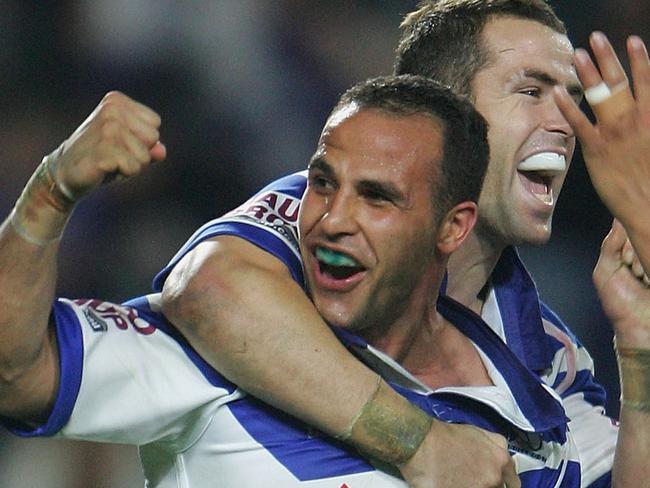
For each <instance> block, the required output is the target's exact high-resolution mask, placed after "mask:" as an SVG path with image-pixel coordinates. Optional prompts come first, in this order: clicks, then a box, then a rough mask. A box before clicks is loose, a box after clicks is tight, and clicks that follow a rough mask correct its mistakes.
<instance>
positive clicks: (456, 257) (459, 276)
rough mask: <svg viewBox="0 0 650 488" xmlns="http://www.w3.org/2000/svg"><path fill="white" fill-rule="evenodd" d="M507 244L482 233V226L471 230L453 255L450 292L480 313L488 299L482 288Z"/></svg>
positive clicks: (449, 293)
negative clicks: (482, 294)
mask: <svg viewBox="0 0 650 488" xmlns="http://www.w3.org/2000/svg"><path fill="white" fill-rule="evenodd" d="M505 247H506V245H505V244H500V243H496V242H494V241H493V240H490V239H488V238H486V237H485V236H481V234H480V232H479V231H478V229H475V230H474V232H471V233H470V234H469V236H467V239H465V242H463V245H462V246H461V247H460V248H459V249H458V250H457V251H456V252H455V253H454V254H453V255H452V256H451V258H450V259H449V264H448V266H447V270H448V273H449V279H448V282H447V295H449V296H450V297H452V298H453V299H454V300H456V301H458V302H460V303H462V304H463V305H465V306H466V307H468V308H469V309H471V310H472V311H474V312H476V313H477V314H479V315H480V313H481V308H482V307H483V300H484V297H482V296H481V290H482V289H483V287H484V286H485V284H486V283H487V281H488V279H489V278H490V275H491V274H492V271H493V270H494V267H495V266H496V264H497V262H498V261H499V258H500V257H501V253H502V252H503V250H504V249H505Z"/></svg>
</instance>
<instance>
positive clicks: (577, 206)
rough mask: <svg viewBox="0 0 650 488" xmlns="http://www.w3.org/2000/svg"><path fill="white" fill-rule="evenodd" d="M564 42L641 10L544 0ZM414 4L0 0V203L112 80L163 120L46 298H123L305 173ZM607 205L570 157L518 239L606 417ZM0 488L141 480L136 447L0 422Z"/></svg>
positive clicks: (649, 15) (622, 31) (90, 219)
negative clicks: (210, 230) (558, 183)
mask: <svg viewBox="0 0 650 488" xmlns="http://www.w3.org/2000/svg"><path fill="white" fill-rule="evenodd" d="M552 3H553V5H554V6H555V7H556V10H557V12H558V14H559V15H560V17H562V18H563V19H564V20H565V22H566V24H567V27H568V29H569V35H570V37H571V39H572V41H573V42H574V44H575V45H576V46H585V45H586V39H587V36H588V34H589V32H590V31H591V30H594V29H599V30H604V31H605V32H606V33H607V34H609V35H610V38H611V39H612V40H613V43H614V44H615V47H616V49H617V50H618V51H619V54H620V53H622V52H623V48H624V42H625V37H626V36H627V35H629V34H630V33H637V34H640V35H641V36H643V37H644V38H645V39H650V32H648V30H649V29H650V28H649V27H648V26H649V25H650V23H649V22H648V21H649V20H650V3H648V2H641V1H639V0H619V1H617V2H616V8H612V5H613V4H612V2H605V1H595V0H594V1H576V0H573V1H556V2H552ZM414 6H415V2H414V1H406V0H401V1H398V0H392V1H388V0H383V1H382V0H358V1H354V2H353V1H342V0H341V1H324V0H321V1H308V0H302V1H300V0H275V1H263V0H215V1H193V2H189V1H186V2H176V1H172V0H160V1H153V0H80V1H75V2H73V1H58V2H56V1H55V2H36V1H18V0H13V1H12V0H5V1H3V2H2V3H1V4H0V46H2V49H0V64H1V66H2V69H1V70H0V114H2V116H1V117H0V165H1V168H2V171H1V174H2V177H1V180H0V211H2V212H3V213H4V215H6V214H8V213H9V211H10V210H11V207H12V205H13V203H14V201H15V199H16V198H17V197H18V195H19V193H20V191H21V189H22V187H23V185H24V184H25V182H26V181H27V179H28V177H29V176H30V174H31V173H32V171H33V170H34V168H35V167H36V165H37V164H38V163H39V162H40V160H41V158H42V157H43V155H45V154H47V153H49V152H50V151H52V150H53V149H54V148H56V147H57V146H58V145H59V144H60V142H61V141H62V140H63V139H65V138H66V137H67V136H68V135H69V134H71V133H72V131H73V130H74V129H75V128H76V127H77V126H78V125H79V124H80V122H81V121H82V120H84V118H85V117H86V116H87V115H88V114H89V113H90V112H91V111H92V109H93V108H94V107H95V106H96V105H97V103H98V102H99V101H100V99H101V97H102V96H103V94H104V93H106V92H107V91H109V90H114V89H116V90H121V91H123V92H125V93H127V94H128V95H130V96H131V97H133V98H135V99H137V100H139V101H141V102H143V103H145V104H147V105H149V106H151V107H152V108H154V109H155V110H157V111H158V112H159V113H160V115H161V116H162V120H163V125H162V129H161V132H162V139H163V141H164V142H165V143H166V145H167V148H168V158H167V160H166V161H165V162H163V163H160V164H157V165H155V166H154V167H152V168H151V169H150V170H148V171H147V172H146V174H144V175H142V176H141V177H139V178H136V179H134V180H131V181H129V182H126V183H125V184H122V185H113V186H108V187H105V188H103V189H102V190H100V191H99V192H97V193H96V194H94V195H93V196H91V197H90V198H88V199H86V200H85V201H84V203H83V204H81V205H80V206H79V207H78V208H77V209H76V210H75V213H74V216H73V219H72V221H71V223H70V225H69V227H68V229H67V232H66V235H65V237H64V243H63V249H62V252H61V259H60V263H61V273H60V287H59V288H60V290H59V292H60V294H61V295H63V296H70V297H101V298H105V299H110V300H117V301H122V300H124V299H126V298H129V297H131V296H134V295H138V294H142V293H143V292H147V291H149V289H150V281H151V278H152V277H153V275H154V274H155V273H156V272H157V271H158V270H159V269H160V268H161V267H162V266H163V265H164V264H165V263H166V262H167V260H168V259H169V258H170V257H171V256H172V255H173V253H174V252H175V250H176V249H177V248H178V247H179V246H180V245H181V244H182V243H183V242H184V241H185V239H186V238H187V237H188V236H189V235H190V234H191V233H192V231H193V230H194V229H195V228H196V227H198V226H199V225H200V224H202V223H203V222H205V221H207V220H209V219H211V218H213V217H216V216H218V215H220V214H222V213H223V212H224V211H226V210H229V209H231V208H233V207H234V206H236V205H238V204H239V203H241V202H242V201H243V200H245V199H246V198H247V197H248V196H249V195H251V194H252V193H253V192H254V191H256V190H257V189H259V188H260V187H261V186H262V185H264V184H265V183H267V182H269V181H270V180H272V179H273V178H275V177H277V176H280V175H283V174H286V173H288V172H292V171H295V170H299V169H302V168H304V167H305V165H306V162H307V160H308V158H309V156H310V155H311V151H312V150H313V148H314V144H315V142H316V140H317V137H318V135H319V132H320V128H321V126H322V123H323V121H324V119H325V117H326V115H327V113H328V112H329V110H330V108H331V106H332V104H333V103H334V102H335V100H336V97H337V95H338V94H340V93H341V92H342V91H343V90H344V89H345V88H347V87H348V86H349V85H351V84H352V83H354V82H356V81H358V80H360V79H363V78H366V77H369V76H374V75H378V74H384V73H388V72H390V70H391V67H392V51H393V48H394V46H395V44H396V40H397V38H398V35H399V31H398V28H397V26H398V23H399V21H400V19H401V17H402V16H403V14H405V13H406V12H408V11H410V10H412V9H413V7H414ZM610 219H611V218H610V216H609V214H608V212H607V211H606V210H605V209H604V207H603V206H602V205H601V203H600V202H599V201H598V199H597V197H596V196H595V193H594V191H593V190H592V188H591V186H590V184H589V181H588V177H587V175H586V172H585V170H584V167H583V163H582V160H581V157H580V155H579V154H578V155H577V156H576V157H575V158H574V162H573V166H572V168H571V171H570V173H569V177H568V179H567V182H566V185H565V190H564V192H563V193H562V195H561V197H560V201H559V205H558V209H557V212H556V218H555V225H554V234H553V238H552V240H551V242H550V244H549V245H548V246H546V247H544V248H540V249H524V250H523V251H522V253H523V255H524V257H525V260H526V262H527V263H528V265H529V267H530V269H531V270H532V272H533V275H534V276H535V278H536V280H537V282H538V284H539V287H540V289H541V294H542V296H543V298H544V299H545V300H546V301H547V302H548V303H549V304H550V305H551V306H552V307H553V308H555V310H556V311H557V312H558V313H559V314H560V316H562V317H563V318H564V319H565V321H566V322H567V323H568V324H569V325H570V326H571V327H572V328H573V330H574V331H575V332H576V334H577V335H578V336H579V337H580V338H581V339H582V340H583V342H584V343H585V344H586V345H587V347H588V348H589V350H590V351H591V353H592V355H593V356H594V358H595V362H596V373H597V377H598V378H599V380H600V381H601V382H602V383H603V384H604V385H605V386H606V387H607V389H608V391H609V395H610V405H609V408H610V413H611V414H612V415H616V412H617V410H618V404H617V398H618V394H619V393H618V385H617V377H616V367H615V362H614V356H613V354H612V347H611V336H612V334H611V330H610V327H609V325H608V323H607V321H606V319H605V318H604V317H603V314H602V311H601V309H600V305H599V303H598V299H597V297H596V295H595V293H594V289H593V285H592V284H591V270H592V268H593V265H594V263H595V261H596V258H597V255H598V248H599V245H600V241H601V239H602V237H603V236H604V234H605V233H606V232H607V230H608V228H609V225H610ZM0 486H2V487H8V488H13V487H17V488H18V487H21V488H22V487H28V486H29V487H32V486H34V487H39V488H55V487H66V488H76V487H79V488H81V487H124V486H142V482H141V475H140V474H139V467H138V464H137V459H136V457H135V455H134V450H133V448H124V447H108V446H93V445H89V444H85V443H73V442H58V441H57V442H53V441H48V440H39V441H22V440H16V439H14V438H13V437H11V436H9V435H6V434H4V433H0Z"/></svg>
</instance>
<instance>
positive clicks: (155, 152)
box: [149, 141, 167, 161]
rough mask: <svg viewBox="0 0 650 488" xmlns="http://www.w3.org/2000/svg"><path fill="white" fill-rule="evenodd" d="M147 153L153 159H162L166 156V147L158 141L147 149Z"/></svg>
mask: <svg viewBox="0 0 650 488" xmlns="http://www.w3.org/2000/svg"><path fill="white" fill-rule="evenodd" d="M149 155H150V156H151V159H153V160H155V161H162V160H163V159H165V158H166V157H167V148H166V147H165V145H164V144H163V143H162V142H160V141H158V142H156V143H155V144H154V145H153V147H152V148H151V149H149Z"/></svg>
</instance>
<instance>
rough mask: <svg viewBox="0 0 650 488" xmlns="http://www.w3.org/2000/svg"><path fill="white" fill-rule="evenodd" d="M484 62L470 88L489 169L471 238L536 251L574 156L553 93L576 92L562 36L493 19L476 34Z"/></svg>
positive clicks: (536, 25) (546, 232)
mask: <svg viewBox="0 0 650 488" xmlns="http://www.w3.org/2000/svg"><path fill="white" fill-rule="evenodd" d="M483 41H484V43H485V46H486V47H487V49H488V52H489V56H490V62H489V64H488V65H487V67H486V68H484V69H482V70H481V71H479V72H478V73H477V74H476V76H475V77H474V80H473V82H472V94H473V97H474V102H475V106H476V108H477V109H478V111H479V112H481V114H482V115H483V116H484V117H485V118H486V120H487V121H488V123H489V133H488V139H489V143H490V164H489V167H488V171H487V175H486V178H485V183H484V186H483V191H482V192H481V197H480V199H479V221H478V224H477V227H476V232H477V233H478V234H477V235H479V236H480V237H482V238H488V239H490V240H492V241H493V242H496V243H497V244H498V245H509V244H522V243H528V244H543V243H545V242H546V241H547V240H548V239H549V237H550V234H551V221H552V217H553V211H554V209H555V204H556V202H557V197H558V195H559V193H560V190H561V188H562V184H563V182H564V178H565V176H566V171H567V169H568V166H569V162H570V161H571V158H572V156H573V151H574V149H575V137H574V135H573V131H572V129H571V128H570V127H569V125H568V123H567V121H566V120H565V119H564V118H563V116H562V114H561V113H560V111H559V110H558V108H557V105H556V104H555V102H554V100H553V94H552V88H553V86H554V85H558V84H559V85H563V86H565V87H566V88H567V90H568V91H569V93H571V94H573V95H574V96H575V97H576V98H580V97H581V95H582V90H581V88H580V84H579V81H578V78H577V76H576V73H575V69H574V67H573V63H572V54H573V48H572V47H571V44H570V42H569V40H568V39H567V37H566V36H564V35H561V34H559V33H557V32H555V31H553V30H552V29H550V28H548V27H546V26H543V25H542V24H539V23H537V22H533V21H529V20H521V19H516V18H510V17H501V18H498V17H497V18H495V19H492V20H491V21H489V22H488V23H487V24H486V26H485V28H484V30H483Z"/></svg>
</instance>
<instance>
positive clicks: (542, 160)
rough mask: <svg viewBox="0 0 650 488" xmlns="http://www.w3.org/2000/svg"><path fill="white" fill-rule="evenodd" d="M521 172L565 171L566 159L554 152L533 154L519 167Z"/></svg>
mask: <svg viewBox="0 0 650 488" xmlns="http://www.w3.org/2000/svg"><path fill="white" fill-rule="evenodd" d="M517 169H518V170H519V171H564V170H566V159H565V158H564V156H562V155H560V154H558V153H554V152H544V153H538V154H533V155H532V156H530V157H528V158H526V159H524V160H523V161H522V162H521V163H519V165H518V166H517Z"/></svg>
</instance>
